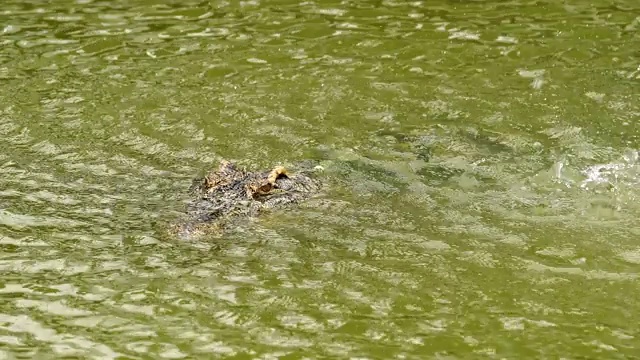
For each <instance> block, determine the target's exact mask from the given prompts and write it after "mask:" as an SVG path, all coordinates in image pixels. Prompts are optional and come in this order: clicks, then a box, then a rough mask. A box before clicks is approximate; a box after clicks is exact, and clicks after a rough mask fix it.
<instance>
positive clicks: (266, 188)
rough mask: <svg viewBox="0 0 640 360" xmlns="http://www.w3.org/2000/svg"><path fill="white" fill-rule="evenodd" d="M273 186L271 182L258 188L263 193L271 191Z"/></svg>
mask: <svg viewBox="0 0 640 360" xmlns="http://www.w3.org/2000/svg"><path fill="white" fill-rule="evenodd" d="M272 188H273V186H272V185H271V184H265V185H262V186H260V188H259V189H258V190H259V191H260V192H262V193H267V192H269V191H271V189H272Z"/></svg>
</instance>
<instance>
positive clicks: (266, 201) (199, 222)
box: [170, 160, 322, 239]
mask: <svg viewBox="0 0 640 360" xmlns="http://www.w3.org/2000/svg"><path fill="white" fill-rule="evenodd" d="M305 165H307V166H305ZM305 167H306V169H305ZM318 169H320V167H317V166H316V167H313V168H311V167H310V166H309V164H301V165H300V170H299V171H296V172H295V173H293V172H290V171H289V170H288V169H287V168H285V167H284V166H276V167H274V168H272V169H271V170H262V171H247V170H246V169H243V168H240V167H238V166H237V165H236V164H235V163H233V162H230V161H227V160H222V161H221V162H220V164H219V166H218V169H217V170H214V171H211V172H209V173H208V174H207V175H205V176H204V177H200V178H196V179H194V180H193V182H192V184H191V187H190V188H189V193H190V195H191V199H190V201H189V202H188V203H187V206H186V214H185V217H184V219H182V220H181V221H179V222H177V223H175V224H173V225H172V226H171V227H170V232H171V233H173V234H175V235H177V236H178V237H180V238H182V239H193V238H194V237H199V236H202V235H215V234H218V235H220V234H223V233H225V232H226V231H227V230H229V229H230V228H232V227H234V226H236V225H238V224H240V223H241V222H242V221H248V220H250V219H254V218H257V217H258V216H259V215H261V214H263V213H264V212H266V211H269V210H272V209H278V208H283V207H286V206H288V205H290V204H296V203H299V202H301V201H304V200H306V199H308V198H310V197H312V196H313V195H315V194H316V193H318V192H319V191H320V189H321V188H322V182H321V181H320V180H319V179H317V177H315V176H313V175H314V173H315V172H316V171H317V170H318Z"/></svg>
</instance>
